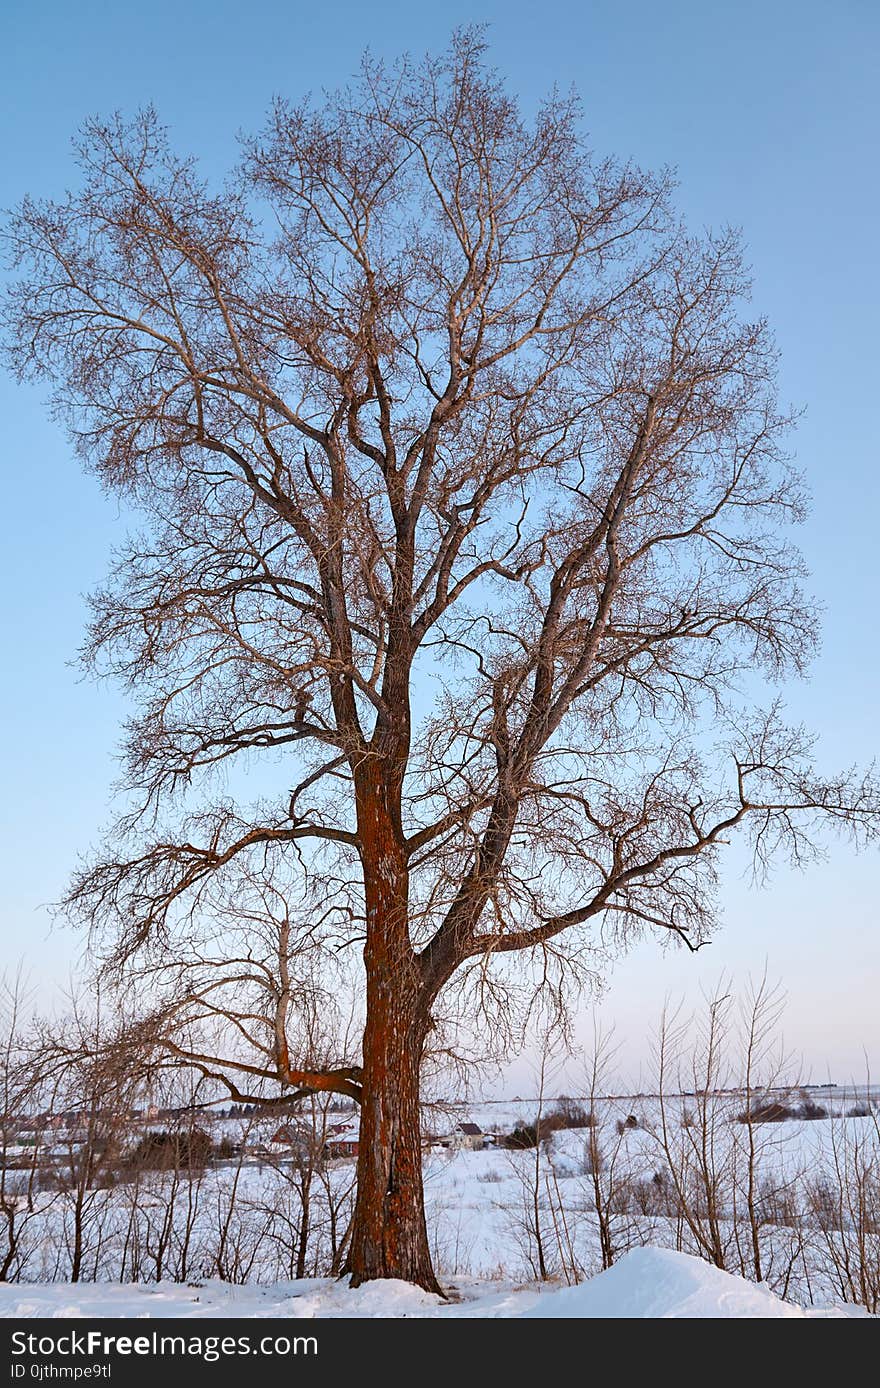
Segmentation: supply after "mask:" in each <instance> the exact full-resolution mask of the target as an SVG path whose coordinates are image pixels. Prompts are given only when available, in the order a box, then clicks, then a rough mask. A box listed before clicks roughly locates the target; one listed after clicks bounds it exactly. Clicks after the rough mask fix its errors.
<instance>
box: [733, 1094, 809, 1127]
mask: <svg viewBox="0 0 880 1388" xmlns="http://www.w3.org/2000/svg"><path fill="white" fill-rule="evenodd" d="M797 1117H799V1114H798V1111H797V1110H796V1109H793V1108H791V1107H790V1106H789V1105H788V1104H783V1103H780V1102H779V1100H778V1099H756V1100H755V1101H754V1103H752V1105H751V1106H750V1107H749V1108H748V1109H747V1110H746V1111H745V1112H744V1113H741V1114H739V1116H738V1119H737V1121H738V1122H740V1123H785V1122H786V1120H787V1119H789V1118H797Z"/></svg>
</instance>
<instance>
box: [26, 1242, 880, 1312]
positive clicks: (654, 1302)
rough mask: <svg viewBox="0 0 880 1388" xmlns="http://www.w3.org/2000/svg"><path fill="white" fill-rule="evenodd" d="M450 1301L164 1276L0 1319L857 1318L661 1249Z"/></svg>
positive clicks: (397, 1288) (468, 1285)
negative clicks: (542, 1285) (559, 1286)
mask: <svg viewBox="0 0 880 1388" xmlns="http://www.w3.org/2000/svg"><path fill="white" fill-rule="evenodd" d="M455 1290H456V1294H457V1296H458V1297H459V1300H457V1301H442V1300H441V1299H440V1298H439V1297H436V1296H432V1295H430V1293H428V1292H423V1291H420V1290H419V1288H418V1287H413V1286H411V1285H410V1284H409V1283H408V1282H394V1281H385V1282H370V1283H368V1284H367V1285H366V1286H363V1287H360V1288H358V1290H357V1291H352V1290H350V1289H349V1287H348V1286H347V1285H346V1284H345V1283H344V1282H339V1281H332V1280H330V1279H327V1278H314V1279H304V1280H302V1281H299V1282H284V1283H278V1284H276V1285H275V1286H269V1287H259V1286H246V1287H236V1286H232V1285H230V1284H229V1283H228V1282H217V1281H207V1282H203V1283H198V1284H192V1285H189V1286H182V1285H179V1284H174V1283H169V1282H164V1283H158V1284H152V1285H141V1286H138V1285H134V1286H130V1285H129V1286H120V1285H119V1284H118V1283H94V1282H93V1283H83V1282H80V1283H78V1284H76V1285H71V1284H69V1283H59V1282H54V1283H48V1284H38V1283H31V1284H19V1285H14V1284H8V1283H7V1284H2V1283H0V1317H14V1318H16V1319H20V1320H21V1319H29V1318H31V1317H35V1316H51V1317H59V1318H64V1319H70V1318H76V1317H92V1316H94V1317H102V1316H111V1317H118V1318H121V1319H126V1320H128V1319H142V1318H149V1319H152V1318H155V1317H166V1316H167V1317H186V1318H190V1317H192V1318H198V1319H202V1318H214V1317H219V1316H244V1317H255V1318H256V1317H259V1318H263V1317H271V1318H279V1319H292V1320H311V1319H313V1318H321V1319H326V1318H335V1317H345V1318H348V1317H367V1316H369V1317H389V1318H390V1317H404V1316H406V1317H409V1316H412V1317H422V1316H431V1317H433V1316H439V1317H442V1318H447V1317H457V1316H466V1317H470V1318H475V1317H482V1318H487V1319H489V1318H491V1319H495V1318H503V1317H517V1318H520V1317H536V1316H537V1317H568V1318H574V1319H594V1318H599V1319H622V1318H628V1319H641V1318H653V1319H669V1318H678V1317H712V1318H727V1317H735V1316H742V1317H746V1318H748V1319H764V1318H765V1317H770V1318H772V1317H775V1316H784V1317H792V1318H794V1319H803V1318H805V1317H816V1316H860V1315H864V1314H865V1312H864V1311H861V1310H860V1309H859V1308H856V1307H837V1308H836V1309H834V1310H829V1311H817V1310H804V1309H802V1308H801V1307H800V1306H792V1305H790V1304H789V1303H788V1302H784V1301H780V1300H779V1298H778V1297H775V1296H773V1295H772V1293H771V1292H769V1291H767V1290H766V1288H764V1287H758V1286H754V1285H753V1284H752V1283H751V1282H745V1281H743V1279H742V1278H741V1277H732V1276H731V1275H730V1273H727V1272H721V1271H719V1269H718V1268H715V1267H711V1266H710V1265H709V1264H708V1263H704V1262H702V1261H701V1260H700V1259H699V1258H692V1257H690V1256H689V1255H688V1254H686V1253H674V1252H671V1251H670V1250H668V1249H663V1248H637V1249H633V1251H632V1252H631V1253H627V1254H626V1255H625V1256H624V1257H623V1258H621V1260H620V1262H619V1263H615V1265H614V1267H612V1268H609V1270H608V1271H607V1272H603V1273H600V1274H599V1276H598V1277H594V1278H592V1279H591V1280H590V1281H588V1282H583V1283H582V1284H581V1285H580V1286H579V1287H566V1288H564V1289H563V1290H561V1291H546V1290H543V1289H540V1290H539V1289H538V1288H534V1287H531V1288H522V1287H519V1288H517V1287H514V1286H512V1285H510V1284H509V1283H503V1282H497V1281H496V1282H490V1281H479V1280H474V1281H467V1282H465V1281H461V1280H459V1281H458V1282H457V1283H456V1288H455Z"/></svg>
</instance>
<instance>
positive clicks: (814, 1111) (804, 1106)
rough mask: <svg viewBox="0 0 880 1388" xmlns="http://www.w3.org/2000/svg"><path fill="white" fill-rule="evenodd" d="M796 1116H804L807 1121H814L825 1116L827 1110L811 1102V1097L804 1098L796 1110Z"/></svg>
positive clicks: (826, 1115)
mask: <svg viewBox="0 0 880 1388" xmlns="http://www.w3.org/2000/svg"><path fill="white" fill-rule="evenodd" d="M797 1114H798V1118H805V1119H806V1120H807V1121H808V1122H815V1121H816V1119H818V1118H827V1117H828V1110H827V1108H823V1107H822V1105H821V1104H815V1103H813V1100H812V1099H809V1098H806V1097H805V1098H804V1100H803V1101H802V1103H801V1105H800V1108H799V1109H798V1111H797Z"/></svg>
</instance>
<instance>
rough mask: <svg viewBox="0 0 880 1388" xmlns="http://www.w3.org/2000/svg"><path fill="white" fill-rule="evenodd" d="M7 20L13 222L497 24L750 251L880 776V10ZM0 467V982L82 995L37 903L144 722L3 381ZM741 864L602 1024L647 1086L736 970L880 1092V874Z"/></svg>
mask: <svg viewBox="0 0 880 1388" xmlns="http://www.w3.org/2000/svg"><path fill="white" fill-rule="evenodd" d="M2 10H3V17H2V20H0V25H2V28H0V51H2V52H3V54H4V64H3V69H4V70H3V82H2V84H0V150H2V158H0V203H2V204H3V205H5V206H8V205H10V204H11V203H13V202H15V201H16V200H17V199H18V198H19V197H20V196H21V194H22V193H24V192H25V191H31V192H34V193H46V194H58V193H60V192H61V191H62V190H63V189H64V187H65V186H66V185H67V184H68V183H69V182H70V181H71V179H72V178H73V176H74V172H73V168H72V165H71V161H70V152H69V139H70V137H71V135H72V134H73V132H74V130H75V129H76V127H77V126H78V124H79V123H80V122H81V121H82V119H83V118H84V117H85V116H87V115H89V114H93V113H106V112H108V111H110V110H113V109H121V110H123V111H129V112H130V111H132V110H134V109H136V108H137V107H138V106H140V105H143V104H145V103H147V102H153V103H154V104H155V105H156V106H157V108H158V110H159V112H160V114H161V115H162V117H163V119H164V120H165V121H166V122H167V123H168V124H169V125H170V126H171V127H172V130H173V132H174V136H175V138H176V140H177V142H178V145H179V147H180V148H182V149H186V150H192V151H194V152H196V153H198V154H199V155H201V156H202V158H203V160H204V165H205V168H206V170H207V171H208V172H209V173H212V172H214V173H217V174H220V173H222V172H223V170H224V169H225V168H226V167H227V166H228V165H229V164H230V163H231V162H233V160H234V158H235V136H236V133H237V132H238V131H240V130H245V131H248V130H252V129H254V128H255V127H256V126H258V125H259V123H260V122H261V118H262V114H263V112H264V110H265V108H266V106H267V104H268V102H269V100H270V98H271V97H272V95H273V94H275V93H282V94H285V95H297V94H301V93H303V92H304V91H307V90H309V89H316V88H319V87H320V86H322V85H330V86H332V85H335V84H336V83H337V82H339V81H340V80H344V78H345V77H346V76H347V75H348V74H349V73H350V72H351V71H352V70H353V69H354V67H355V66H356V63H357V59H358V55H359V54H360V52H361V50H362V49H363V48H364V47H366V46H369V47H371V48H372V50H373V51H374V52H376V53H380V54H385V55H389V56H393V55H395V54H397V53H398V52H400V51H401V50H403V49H411V50H415V51H421V50H423V49H425V48H433V49H436V48H439V47H442V46H443V45H444V44H445V42H446V40H447V38H448V36H449V31H450V29H451V28H452V27H453V26H454V25H457V24H461V23H467V22H471V21H487V22H488V23H489V25H490V30H489V37H490V42H491V46H492V54H493V57H494V59H495V61H496V62H497V65H498V66H499V68H500V69H501V70H502V71H503V72H504V73H506V74H507V76H508V77H509V79H510V82H511V84H512V85H513V87H514V88H515V89H516V90H517V91H518V92H519V94H520V96H521V98H522V100H523V102H524V104H525V106H526V107H527V108H529V107H532V106H533V105H534V104H535V103H536V101H537V100H538V99H539V97H540V96H541V94H542V93H543V92H545V91H546V90H547V88H548V87H549V86H551V85H552V84H553V83H557V84H559V85H560V86H562V87H568V86H569V85H570V84H571V83H574V84H575V85H576V86H577V87H578V88H579V90H580V92H581V94H582V97H583V100H584V103H585V108H586V125H587V127H588V129H589V131H590V133H591V137H592V140H593V143H594V146H595V147H596V148H597V149H598V150H607V151H609V152H613V153H615V154H618V155H622V156H632V157H633V158H635V159H636V160H638V161H639V162H641V163H643V164H645V165H648V166H656V165H661V164H671V165H674V166H675V167H676V168H677V170H678V174H679V178H680V183H681V187H680V192H679V205H680V207H681V209H682V211H683V213H684V214H685V216H686V217H687V219H688V220H689V221H690V222H691V223H692V224H693V225H694V226H696V227H701V226H704V225H716V226H717V225H720V224H724V223H733V224H735V225H739V226H741V227H742V228H743V231H744V234H745V238H746V242H747V245H748V247H749V253H750V260H751V263H752V266H753V269H754V276H755V304H756V306H757V308H758V309H759V310H760V311H761V312H762V313H766V314H767V315H768V316H769V318H770V320H771V322H772V324H773V325H774V328H775V331H776V334H777V337H778V341H779V344H780V347H781V350H782V354H783V369H782V387H783V395H784V397H785V398H786V399H788V400H791V401H792V402H794V403H796V404H798V405H803V406H805V407H806V414H805V417H804V420H803V423H802V425H801V427H800V430H799V434H798V439H797V449H798V455H799V460H800V463H801V465H802V467H803V468H804V470H805V472H806V474H807V477H808V479H809V481H810V485H811V487H812V491H813V495H814V500H815V505H814V511H813V517H812V520H811V521H810V522H809V524H808V525H807V526H806V528H805V529H804V531H803V534H802V537H801V538H802V544H803V548H804V550H805V553H806V556H807V560H808V562H809V565H810V568H811V570H812V574H813V588H814V591H815V592H816V593H817V594H818V595H819V596H820V598H821V599H822V601H823V602H824V604H825V609H826V615H825V622H824V645H823V650H822V654H821V657H820V659H819V660H818V662H817V663H816V665H815V667H814V671H813V675H812V679H811V680H810V681H809V682H808V683H806V684H803V685H799V686H796V687H793V688H792V689H791V690H790V691H789V706H790V708H791V709H793V711H794V713H795V715H796V716H797V717H799V718H803V720H804V721H806V722H808V723H809V724H810V725H812V726H813V727H814V728H815V729H816V730H817V731H818V732H819V733H820V734H821V737H822V742H821V757H822V762H823V764H824V765H826V766H827V767H829V768H830V767H833V766H835V765H838V764H841V763H843V764H849V763H851V762H854V761H859V762H865V761H868V760H870V759H871V758H872V757H873V756H874V755H875V753H876V752H877V751H878V749H880V728H878V712H880V708H878V702H880V701H878V689H880V639H878V632H880V620H878V611H880V565H878V549H880V542H878V520H880V470H878V461H880V460H878V427H877V417H878V412H880V392H878V375H880V372H878V367H880V359H878V358H880V351H878V322H880V287H878V286H880V270H878V265H880V260H878V249H880V248H878V237H877V227H878V221H880V215H878V214H880V191H878V187H880V185H878V179H877V157H878V144H880V142H878V136H880V120H878V113H880V99H878V94H877V93H878V82H877V72H878V66H880V6H878V5H877V4H876V0H836V3H835V4H833V5H832V4H828V3H818V0H763V3H756V0H737V2H736V3H733V0H729V2H728V3H720V0H670V3H667V4H665V5H658V4H656V3H654V2H653V0H651V2H650V3H648V2H647V0H628V3H626V4H623V3H619V0H601V3H597V0H541V3H540V4H535V3H531V4H526V3H522V0H469V3H468V4H462V3H461V0H454V3H453V4H452V5H450V6H445V7H436V6H431V7H428V8H427V9H426V10H425V11H424V12H421V13H420V7H419V6H417V5H415V4H413V3H411V0H410V3H407V4H403V3H400V4H398V3H392V0H371V3H370V4H363V3H358V4H353V3H350V0H337V3H335V4H333V5H321V4H315V3H308V4H305V3H301V0H248V2H247V3H246V4H242V3H241V2H240V0H236V3H231V2H230V0H210V3H209V2H208V0H173V3H172V0H151V3H150V4H148V5H147V4H142V5H134V4H126V3H116V4H112V5H111V4H109V3H96V0H77V3H76V4H70V3H61V2H60V0H41V3H39V4H34V3H32V0H27V3H26V0H6V3H5V5H4V6H3V7H2ZM0 449H2V461H3V488H2V517H3V536H2V538H3V544H2V548H0V565H2V580H0V582H2V587H0V593H2V602H0V622H2V652H3V679H2V683H0V719H2V728H3V736H2V768H3V770H2V776H3V795H2V799H0V816H2V826H0V882H2V892H0V953H2V956H3V958H4V960H5V962H7V963H10V964H14V963H15V962H16V961H17V960H18V959H19V958H22V957H24V958H25V959H26V960H27V961H28V962H29V964H30V967H31V973H32V976H33V977H34V978H35V979H37V980H40V981H42V982H43V983H45V984H46V985H48V984H51V983H52V982H54V981H56V980H61V979H63V977H64V975H65V974H66V972H67V970H68V968H69V965H70V962H71V960H72V959H73V958H74V957H75V956H76V953H77V951H78V950H79V948H80V942H79V941H77V940H76V939H75V938H73V937H71V936H70V935H68V934H66V933H55V934H53V935H51V936H50V935H49V933H48V930H49V920H48V915H47V913H46V911H45V909H44V907H43V906H42V903H45V902H48V901H51V900H52V899H53V898H55V897H57V895H58V894H59V893H60V891H61V889H62V887H63V884H64V881H65V879H66V876H67V873H68V872H69V870H70V868H71V866H72V865H73V863H74V861H75V859H76V856H77V854H78V853H79V852H81V851H83V850H85V849H87V848H88V846H89V844H90V842H91V841H92V840H93V839H94V838H95V837H96V836H97V832H98V829H99V827H100V825H101V824H102V823H103V822H105V821H106V820H107V819H108V817H109V814H110V799H109V788H110V785H111V783H112V780H113V777H114V774H115V769H114V763H113V751H114V746H115V742H116V734H117V727H118V723H119V721H120V718H121V716H122V714H123V712H124V709H123V706H122V704H121V701H120V699H119V697H118V696H117V695H116V694H115V693H114V691H112V690H109V689H99V688H96V687H95V686H93V685H89V684H85V683H83V682H81V679H80V677H79V676H78V674H77V672H76V671H75V670H74V669H72V668H71V667H70V665H69V662H70V660H71V658H72V657H73V656H74V654H75V651H76V648H77V644H78V641H79V638H80V634H81V631H82V626H83V622H84V617H85V606H84V601H83V593H84V592H85V591H87V590H88V589H89V588H90V587H91V586H92V585H93V584H94V583H95V582H96V581H97V580H98V579H99V578H100V577H101V575H102V573H103V572H104V570H105V568H106V563H107V557H108V551H109V547H110V545H111V543H112V540H113V536H114V531H118V529H119V524H118V518H117V515H116V512H115V508H114V506H113V504H112V503H110V502H107V501H106V500H105V499H103V498H102V497H101V495H100V494H99V492H98V489H97V487H96V486H95V484H94V483H93V482H92V481H91V480H89V479H87V478H85V477H83V476H82V474H81V473H80V472H79V471H78V468H77V465H76V464H75V462H74V461H73V460H72V458H71V457H70V451H69V448H68V446H67V444H66V441H65V439H64V437H63V435H62V434H61V432H60V431H59V429H58V428H57V427H56V426H55V425H53V424H52V423H51V421H49V420H48V418H47V415H46V411H45V409H44V406H43V403H42V401H41V399H40V397H39V394H38V393H37V392H33V391H29V390H25V391H23V390H20V389H18V388H16V387H15V386H14V385H13V384H12V383H11V382H10V381H9V380H8V379H5V378H0ZM741 869H742V863H741V862H737V861H735V860H731V864H730V870H729V872H728V874H727V876H726V879H725V891H724V901H725V908H726V910H725V915H726V924H725V928H724V930H723V931H722V932H721V933H719V935H718V936H717V938H716V941H715V943H714V944H713V945H712V946H711V948H710V949H708V950H706V951H704V952H702V953H701V954H700V955H699V956H698V957H697V958H692V957H691V956H690V955H683V954H682V953H680V952H677V951H662V952H661V951H659V950H658V948H657V947H656V945H651V944H646V945H644V946H642V947H639V948H638V949H637V950H636V951H635V952H634V953H633V954H632V955H631V956H630V957H629V958H628V959H627V960H625V961H623V962H621V963H620V964H619V966H618V967H617V968H616V969H615V971H614V972H613V973H612V975H611V977H610V979H609V987H608V991H607V994H606V998H605V1002H604V1007H603V1011H604V1013H605V1014H606V1015H607V1016H608V1017H610V1018H614V1019H616V1021H617V1023H618V1029H619V1032H620V1034H621V1035H623V1036H626V1037H627V1038H629V1039H628V1043H627V1059H628V1061H629V1063H630V1064H631V1065H632V1066H633V1067H637V1066H638V1064H639V1061H640V1059H641V1056H642V1048H641V1038H642V1036H643V1035H644V1033H645V1031H646V1026H647V1023H648V1022H649V1021H650V1020H651V1019H653V1017H654V1016H655V1014H656V1012H657V1011H658V1009H659V1007H660V1005H661V1004H662V1001H663V997H664V994H666V993H667V992H670V993H672V994H681V993H686V994H688V996H691V997H695V996H696V995H697V994H698V991H699V987H700V985H701V983H703V984H704V983H707V982H710V981H712V980H714V979H715V978H716V977H717V975H718V974H719V973H720V972H721V971H722V970H728V971H730V972H732V973H733V975H734V977H735V978H737V979H742V978H744V977H745V975H746V974H748V973H749V972H752V973H756V972H758V973H759V972H760V971H761V970H762V968H763V967H764V963H765V961H766V962H767V965H768V968H769V971H770V974H771V976H772V977H774V978H777V977H778V978H781V979H782V980H783V981H784V983H785V986H786V988H787V990H788V995H789V1008H788V1013H787V1021H786V1036H787V1039H788V1041H789V1043H790V1044H791V1045H792V1046H793V1047H794V1048H795V1049H796V1050H798V1051H799V1052H801V1053H802V1054H803V1057H804V1062H805V1065H806V1067H807V1069H808V1070H809V1071H810V1072H811V1073H812V1076H813V1077H814V1078H824V1077H826V1076H827V1075H828V1074H829V1073H830V1074H831V1075H832V1077H834V1078H840V1079H845V1078H847V1077H848V1076H849V1075H850V1074H851V1073H853V1072H855V1071H859V1070H860V1069H862V1068H863V1059H862V1052H863V1048H867V1050H868V1051H869V1052H870V1053H872V1054H873V1058H874V1070H875V1072H876V1073H880V1009H878V1007H877V993H878V981H880V950H878V939H880V932H878V925H880V855H878V854H877V853H876V852H875V853H873V854H872V855H866V856H864V857H862V858H856V857H854V856H853V855H852V853H851V852H850V850H849V848H847V847H843V846H835V845H834V843H833V842H832V843H831V844H830V851H829V857H828V861H827V862H826V863H825V864H823V865H821V866H817V867H813V868H812V869H810V870H809V871H808V872H807V873H806V874H804V875H796V874H793V873H789V872H788V871H787V870H785V869H783V868H780V870H779V871H778V873H777V874H776V877H775V879H774V881H773V884H772V886H771V888H770V889H769V890H768V891H765V892H763V893H758V892H756V891H753V890H751V889H750V888H749V887H748V886H747V884H746V883H745V882H744V881H743V879H742V877H741V875H740V873H741Z"/></svg>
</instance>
